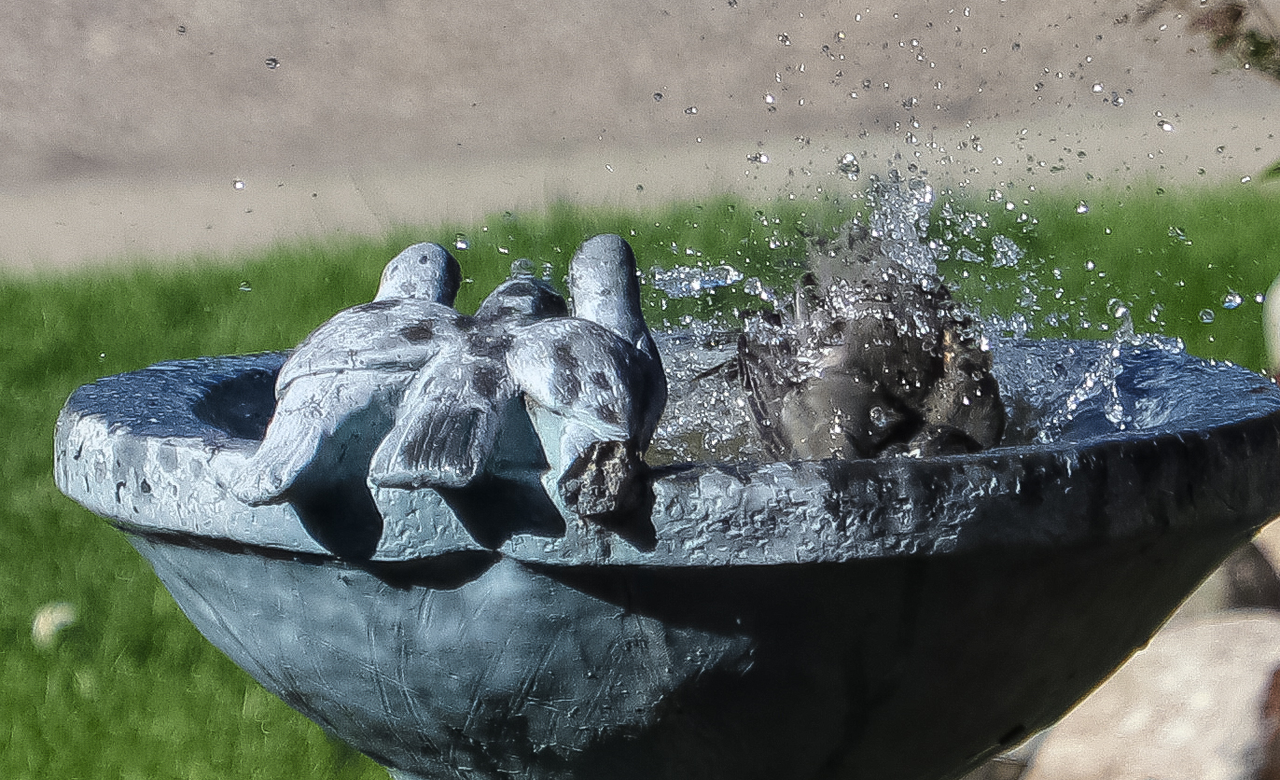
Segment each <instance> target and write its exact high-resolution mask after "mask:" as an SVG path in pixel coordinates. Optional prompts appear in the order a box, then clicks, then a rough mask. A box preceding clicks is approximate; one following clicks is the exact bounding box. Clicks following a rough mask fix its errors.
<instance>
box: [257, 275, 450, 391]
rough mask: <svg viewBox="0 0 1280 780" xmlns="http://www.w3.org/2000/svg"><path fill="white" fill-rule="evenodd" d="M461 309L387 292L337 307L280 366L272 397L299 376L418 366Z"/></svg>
mask: <svg viewBox="0 0 1280 780" xmlns="http://www.w3.org/2000/svg"><path fill="white" fill-rule="evenodd" d="M461 319H462V315H461V314H459V313H458V312H456V311H454V310H453V309H451V308H449V307H448V306H445V305H443V304H440V303H434V302H431V301H421V300H416V299H410V298H391V299H387V300H381V301H373V302H371V303H364V304H361V305H359V306H353V307H351V308H350V309H345V310H343V311H340V312H338V313H337V314H335V315H334V316H333V317H332V318H330V319H329V320H328V321H326V322H325V323H324V324H322V325H321V326H320V327H318V328H316V329H315V330H314V331H312V333H311V335H309V336H307V338H306V339H305V340H303V342H302V343H301V344H299V345H298V347H297V349H295V350H294V351H293V354H292V355H290V356H289V359H288V360H287V361H285V364H284V366H282V367H281V369H280V375H279V377H277V379H276V397H277V398H278V397H280V396H281V394H282V393H283V392H284V391H285V389H286V388H287V387H288V386H289V385H290V384H291V383H293V382H294V381H295V380H297V379H298V378H299V377H302V376H314V375H316V374H322V373H333V372H342V371H362V370H373V371H390V372H399V371H416V370H417V369H419V368H421V367H422V366H423V365H425V364H426V363H427V361H429V360H431V358H432V357H434V356H435V354H436V353H437V352H439V351H440V349H441V346H442V345H443V344H445V343H447V342H448V341H449V340H450V339H451V338H453V337H455V336H456V335H457V334H458V332H459V327H458V325H459V322H460V320H461Z"/></svg>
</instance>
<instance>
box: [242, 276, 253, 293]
mask: <svg viewBox="0 0 1280 780" xmlns="http://www.w3.org/2000/svg"><path fill="white" fill-rule="evenodd" d="M240 292H253V285H251V284H249V280H248V279H245V280H244V281H242V282H240Z"/></svg>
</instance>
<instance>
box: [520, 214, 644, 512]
mask: <svg viewBox="0 0 1280 780" xmlns="http://www.w3.org/2000/svg"><path fill="white" fill-rule="evenodd" d="M569 292H570V299H571V302H572V310H573V316H572V317H560V318H550V319H545V320H541V321H539V322H535V323H533V324H530V325H526V326H523V327H518V328H515V329H513V331H512V335H513V338H512V343H511V347H510V349H509V350H508V352H507V358H506V360H507V366H508V367H509V369H510V372H511V376H512V378H513V380H514V381H515V383H516V385H517V387H518V388H519V390H520V392H521V393H522V394H523V398H524V402H525V406H526V408H527V410H528V413H529V417H530V419H531V420H532V422H533V426H534V429H535V430H536V431H537V434H538V438H539V439H540V441H541V442H542V448H543V451H544V453H545V455H546V458H547V462H548V464H549V465H550V469H549V471H548V473H547V475H546V477H545V478H544V485H545V486H546V487H547V490H548V492H549V493H553V495H554V494H558V497H559V499H560V501H561V502H562V503H563V504H564V506H566V507H568V508H570V509H572V510H573V511H574V512H576V513H577V515H578V517H579V518H582V519H586V520H592V521H596V522H600V523H604V524H606V525H609V524H612V525H614V526H615V527H617V526H618V525H623V524H626V523H628V522H629V521H630V519H631V518H632V517H633V516H634V515H635V514H636V513H637V512H640V511H642V510H643V508H644V504H645V500H646V496H647V495H648V493H647V485H646V482H645V479H644V475H645V473H646V472H645V466H644V462H643V460H642V454H643V453H644V451H645V449H646V448H647V447H648V446H649V441H650V439H651V438H652V436H653V431H654V429H655V428H656V427H657V424H658V418H659V417H660V416H661V415H662V410H663V407H664V406H665V405H666V399H667V381H666V376H665V374H664V373H663V370H662V361H661V359H660V357H659V356H658V349H657V346H656V345H655V344H654V341H653V337H652V336H651V335H650V333H649V328H648V326H647V325H646V324H645V321H644V316H643V315H642V313H641V310H640V284H639V279H638V278H637V273H636V258H635V254H634V253H633V252H632V250H631V247H630V246H629V245H628V244H627V242H626V241H624V240H623V239H622V238H620V237H619V236H615V235H602V236H596V237H594V238H591V239H589V240H587V241H586V242H584V243H583V244H582V246H581V247H580V248H579V249H578V251H577V253H576V254H575V255H574V256H573V259H572V261H571V262H570V268H569Z"/></svg>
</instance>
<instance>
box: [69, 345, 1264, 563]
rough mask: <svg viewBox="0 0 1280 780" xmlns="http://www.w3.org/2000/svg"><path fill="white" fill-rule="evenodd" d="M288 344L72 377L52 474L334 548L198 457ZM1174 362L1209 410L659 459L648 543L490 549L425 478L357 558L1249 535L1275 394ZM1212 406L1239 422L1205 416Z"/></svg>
mask: <svg viewBox="0 0 1280 780" xmlns="http://www.w3.org/2000/svg"><path fill="white" fill-rule="evenodd" d="M1077 343H1078V342H1077ZM284 357H285V356H284V355H283V354H281V353H266V354H259V355H247V356H233V357H218V358H203V359H197V360H185V361H173V362H166V363H160V364H156V365H154V366H151V367H149V368H146V369H143V370H141V371H136V372H131V373H127V374H120V375H116V376H113V377H106V378H104V379H101V380H99V381H97V382H95V383H93V384H90V385H86V386H84V387H82V388H80V389H79V390H77V391H76V392H75V393H74V394H73V395H72V396H71V398H70V399H69V400H68V402H67V405H66V407H65V408H64V409H63V412H62V414H61V415H60V417H59V420H58V426H57V433H56V441H55V476H56V479H57V482H58V485H59V487H60V488H61V489H62V490H63V491H64V492H65V493H67V494H68V495H70V496H71V497H73V498H74V499H75V500H77V501H78V502H80V503H81V504H82V505H84V506H85V507H86V508H88V509H90V510H91V511H93V512H95V513H97V514H100V515H102V516H104V517H108V518H110V519H111V521H112V522H113V523H115V524H117V525H118V526H120V527H121V528H123V529H124V530H127V531H132V532H135V533H148V534H155V533H158V534H163V535H166V536H169V535H179V536H183V535H187V536H193V537H197V538H205V539H208V540H209V541H210V542H217V541H222V542H226V541H231V542H234V543H235V544H240V545H245V546H246V547H247V548H252V547H261V548H271V549H274V550H277V551H282V552H286V553H301V554H314V555H319V556H326V557H328V556H331V553H330V552H329V551H328V550H327V549H326V548H325V547H324V546H323V545H321V544H320V543H318V542H317V541H316V539H314V538H313V537H312V536H311V535H310V534H308V533H307V531H306V529H305V528H304V527H303V526H302V524H301V523H300V522H299V520H298V517H297V515H296V513H295V512H294V510H293V508H292V507H291V506H289V505H287V504H286V505H277V506H264V507H259V508H250V507H248V506H246V505H244V504H241V503H240V502H238V501H236V500H235V499H234V498H233V497H232V496H231V495H230V494H229V493H227V491H226V490H225V489H223V488H222V487H221V485H219V484H218V482H217V480H216V479H215V477H214V476H213V468H212V465H211V464H212V463H213V462H214V461H215V460H216V459H217V458H218V457H220V456H222V455H223V454H225V453H235V452H245V451H251V450H252V448H253V443H252V441H251V440H249V439H246V438H243V434H244V433H245V432H252V431H253V430H256V429H258V428H257V427H256V426H259V425H262V424H265V423H264V422H263V421H262V419H261V417H262V410H261V409H260V408H258V407H257V406H255V403H254V402H246V403H244V404H242V407H240V408H237V407H236V406H235V404H234V403H233V404H231V405H227V404H226V403H223V404H221V405H219V406H218V409H219V410H221V412H220V413H222V414H224V415H225V414H228V413H229V414H230V415H231V417H230V418H227V417H225V416H224V417H222V418H219V417H218V414H214V413H212V412H211V411H210V409H209V398H210V397H211V394H216V393H220V392H222V393H229V392H230V390H231V389H237V388H238V391H239V392H243V393H246V394H248V396H250V397H256V398H258V401H257V402H256V403H257V404H258V405H259V406H260V404H261V403H262V398H264V397H265V398H266V399H267V401H266V403H270V388H271V384H272V381H273V378H274V375H275V372H276V371H278V369H279V366H280V364H281V363H282V362H283V360H284ZM1177 362H1178V365H1179V366H1183V364H1186V365H1185V366H1183V367H1187V366H1189V367H1190V368H1191V369H1193V373H1195V374H1197V377H1196V379H1197V396H1196V399H1195V403H1196V406H1197V407H1199V408H1201V409H1204V410H1208V411H1207V414H1208V419H1209V420H1210V423H1211V424H1210V425H1209V426H1208V427H1200V428H1191V429H1187V430H1179V429H1178V425H1179V423H1182V422H1187V423H1190V422H1194V421H1201V420H1202V417H1203V415H1202V414H1201V413H1200V412H1199V411H1197V410H1196V409H1192V410H1190V413H1189V414H1188V416H1187V419H1186V420H1183V419H1181V418H1178V419H1170V420H1167V421H1166V422H1165V424H1164V425H1162V426H1161V431H1162V432H1156V433H1154V434H1153V433H1152V432H1146V433H1145V434H1144V433H1141V432H1139V433H1114V434H1108V435H1104V436H1098V437H1095V438H1090V439H1086V440H1085V441H1083V442H1071V441H1064V442H1054V443H1051V444H1048V445H1020V446H1011V447H1000V448H996V449H992V450H988V451H986V452H982V453H976V454H972V455H954V456H947V457H940V458H930V459H914V458H891V459H879V460H868V461H818V462H795V463H761V464H739V465H725V464H718V465H703V464H692V465H680V466H674V467H669V468H662V469H658V470H657V471H656V474H655V477H656V478H655V481H654V485H653V487H654V493H655V497H656V501H655V506H654V511H653V515H652V519H653V524H654V528H655V531H656V540H655V543H654V544H653V546H652V549H644V550H642V549H637V548H636V547H634V546H632V545H630V544H628V543H626V542H624V541H622V540H621V539H618V538H617V537H613V536H612V535H610V534H608V533H607V532H603V531H600V530H597V529H594V528H591V529H587V528H585V527H583V526H580V525H578V524H577V523H574V522H572V521H571V522H569V523H567V527H566V532H565V533H564V535H563V536H537V535H529V534H517V535H514V536H511V537H510V538H509V539H506V540H505V541H502V543H501V544H500V545H495V546H494V547H485V546H484V545H482V544H480V543H478V542H477V541H476V540H475V539H474V538H473V537H472V535H471V534H470V533H469V532H468V531H467V529H466V528H464V527H463V526H462V524H461V523H459V521H458V520H457V518H456V516H455V515H454V514H453V512H452V511H451V510H450V509H449V508H448V506H446V505H445V504H444V502H443V501H442V500H441V499H440V497H439V496H438V495H436V494H435V493H434V492H433V491H429V490H422V491H413V492H408V491H400V490H375V491H374V499H375V501H376V502H377V504H378V507H379V509H380V511H381V512H382V515H383V517H384V518H385V526H384V528H383V529H382V536H381V539H380V541H379V542H378V545H377V548H376V550H374V551H373V553H372V555H371V558H372V559H373V560H384V561H411V560H417V559H424V558H433V557H437V556H442V555H450V554H455V553H459V552H466V551H472V552H476V551H490V550H493V549H495V548H496V551H497V552H498V553H500V554H504V555H509V556H511V557H513V558H515V559H517V560H520V561H524V562H537V563H546V564H552V565H582V564H596V565H601V564H603V565H644V566H660V567H705V566H725V565H777V564H795V563H810V562H844V561H850V560H855V559H861V558H882V557H896V556H902V555H934V554H958V553H967V552H978V551H983V550H992V549H1016V548H1025V549H1033V548H1043V547H1048V546H1061V545H1064V544H1088V543H1091V542H1101V541H1105V540H1111V539H1119V538H1125V537H1129V536H1132V535H1135V534H1138V533H1141V532H1150V531H1156V532H1163V531H1165V530H1186V531H1189V532H1194V531H1195V530H1196V529H1197V527H1198V526H1203V527H1205V529H1206V530H1207V529H1208V527H1209V526H1212V527H1213V528H1214V529H1219V530H1220V529H1222V528H1223V527H1234V528H1238V529H1239V531H1240V533H1241V534H1243V533H1246V532H1248V530H1249V529H1251V528H1253V527H1256V526H1258V525H1261V524H1262V523H1263V522H1265V520H1267V519H1268V518H1269V517H1270V516H1271V515H1273V514H1274V513H1275V511H1276V508H1277V507H1278V506H1280V480H1276V479H1274V475H1273V473H1272V471H1273V469H1272V468H1271V464H1273V463H1275V462H1277V459H1278V458H1280V391H1277V390H1276V389H1275V387H1274V386H1272V385H1271V384H1270V383H1268V382H1266V380H1264V379H1262V378H1261V377H1258V376H1256V375H1254V374H1252V373H1251V372H1248V371H1246V370H1244V369H1240V368H1235V367H1230V366H1217V365H1211V364H1208V363H1206V362H1205V361H1200V360H1198V359H1196V358H1192V357H1189V356H1185V355H1184V356H1180V357H1179V358H1178V361H1177ZM1214 378H1218V379H1216V380H1215V379H1214ZM255 394H256V395H255ZM231 395H233V396H234V395H235V393H231ZM228 410H229V411H228ZM1224 410H1225V411H1224ZM1224 414H1230V415H1234V418H1235V419H1236V420H1238V421H1237V422H1230V423H1226V424H1218V422H1220V421H1221V419H1222V417H1223V415H1224ZM1215 418H1216V420H1217V422H1215ZM215 423H216V424H215ZM228 429H230V430H228ZM233 431H234V432H240V433H241V434H242V436H236V435H233V433H232V432H233Z"/></svg>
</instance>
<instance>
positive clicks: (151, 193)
mask: <svg viewBox="0 0 1280 780" xmlns="http://www.w3.org/2000/svg"><path fill="white" fill-rule="evenodd" d="M348 5H351V6H358V7H357V8H347V7H346V6H348ZM1135 12H1136V4H1135V2H1133V0H1128V1H1126V0H1118V1H1117V2H1089V0H1061V1H1060V2H1053V3H1045V2H1041V1H1040V0H1007V1H1006V2H1002V1H1001V0H968V5H965V4H964V3H963V2H954V3H952V2H925V1H922V0H910V1H908V2H900V3H896V4H892V5H885V4H874V6H873V5H871V4H870V3H869V2H868V0H862V1H861V2H841V0H814V1H812V2H810V1H806V0H796V1H795V2H769V1H768V0H736V2H731V0H678V1H675V2H672V1H670V0H631V1H629V2H625V3H624V2H619V1H618V0H607V1H606V2H576V3H575V2H556V1H554V0H553V1H551V2H537V3H535V2H524V1H523V0H517V1H515V2H502V3H483V2H481V3H476V2H472V1H471V0H467V1H466V2H463V0H434V1H433V2H420V1H417V0H414V1H410V0H384V1H383V2H377V1H375V0H370V1H369V2H362V3H358V4H344V3H336V2H312V3H302V2H273V3H259V2H249V1H248V0H241V1H240V2H219V3H213V2H202V3H195V2H178V0H116V2H112V3H99V2H91V0H63V1H62V2H57V1H56V0H55V1H54V2H50V1H49V0H10V3H9V6H8V10H7V12H6V15H5V21H4V24H3V26H2V27H0V30H3V32H0V35H3V38H4V40H3V41H2V42H0V267H8V268H11V269H41V268H57V267H62V266H67V265H78V264H86V263H94V262H103V261H110V260H122V259H131V258H147V257H166V256H174V255H180V256H191V255H192V253H197V252H208V253H213V254H216V255H226V254H228V253H234V252H237V251H243V250H249V249H253V248H256V247H260V246H263V245H265V244H268V243H270V242H272V241H275V240H278V239H282V238H290V237H294V236H299V235H321V234H327V233H331V232H334V231H355V232H365V233H373V232H378V231H382V230H385V229H386V228H388V227H390V226H392V225H395V224H399V223H406V222H408V223H414V224H417V223H427V224H430V223H434V222H439V221H442V220H455V219H462V220H469V219H474V218H476V217H479V216H481V215H483V214H484V213H487V212H491V211H495V210H507V209H517V210H519V209H537V208H540V207H541V206H542V205H543V204H545V203H546V202H548V201H549V200H553V199H569V200H574V201H580V202H585V203H604V204H611V205H623V206H632V205H645V204H657V203H661V202H662V201H664V200H667V199H670V198H677V197H696V196H698V195H701V194H705V193H710V192H722V191H727V190H729V191H736V192H740V193H742V194H744V195H746V196H748V197H751V198H760V199H764V198H773V197H777V196H779V195H782V194H785V193H790V194H794V195H795V196H796V197H812V196H815V195H817V194H819V193H821V192H826V193H830V192H832V191H841V190H847V189H849V188H850V187H851V186H853V185H851V184H850V182H848V181H847V180H846V179H844V178H842V177H841V176H840V174H839V173H838V172H837V171H836V170H835V165H836V161H837V159H838V158H839V157H840V156H841V155H842V154H844V153H846V152H853V153H855V154H857V155H858V156H859V157H860V158H861V165H862V169H863V172H864V173H877V172H878V173H883V172H884V171H885V169H886V168H887V167H888V164H889V158H890V157H891V156H892V155H894V154H895V153H896V154H901V155H903V156H904V158H906V159H907V160H908V161H911V162H918V163H919V164H920V165H921V166H922V167H923V168H924V169H926V170H927V171H928V172H929V174H930V176H931V178H932V179H933V180H934V181H935V182H936V183H937V184H938V185H939V186H971V187H978V188H985V187H989V186H993V185H996V184H1004V185H1009V184H1012V185H1013V186H1014V188H1015V189H1018V190H1019V191H1025V190H1026V189H1027V188H1029V187H1031V186H1035V187H1039V188H1041V189H1044V188H1049V187H1057V186H1061V187H1093V186H1098V185H1099V184H1120V183H1128V182H1133V181H1147V180H1149V179H1155V180H1158V181H1169V182H1190V181H1206V182H1223V181H1226V182H1238V181H1239V180H1240V178H1241V177H1243V176H1245V175H1249V174H1256V173H1257V172H1258V171H1259V170H1260V169H1261V168H1262V167H1264V166H1265V165H1266V164H1268V163H1270V162H1271V161H1273V160H1275V159H1277V158H1280V144H1277V141H1276V138H1275V133H1276V132H1277V129H1276V128H1277V126H1278V125H1280V84H1276V83H1272V82H1270V81H1268V80H1266V79H1265V78H1263V77H1261V76H1258V75H1257V74H1254V73H1248V72H1243V71H1239V70H1233V69H1230V68H1226V67H1221V66H1222V65H1224V63H1221V62H1220V61H1219V60H1217V59H1216V58H1215V57H1214V56H1213V55H1212V53H1211V52H1209V51H1208V45H1207V42H1206V41H1205V40H1204V39H1203V38H1198V37H1196V36H1194V35H1192V34H1190V33H1189V32H1188V31H1187V29H1186V24H1185V20H1184V19H1181V18H1179V17H1178V16H1177V15H1176V13H1175V12H1174V11H1171V10H1167V11H1163V12H1160V13H1158V14H1156V15H1155V16H1154V17H1152V18H1150V19H1146V20H1144V21H1139V20H1138V19H1137V14H1136V13H1135ZM269 58H275V59H276V60H278V63H279V65H278V67H275V68H270V67H268V64H267V62H268V59H269ZM865 85H869V86H865ZM1095 85H1096V86H1095ZM1113 92H1114V93H1116V95H1117V96H1118V97H1120V98H1123V105H1115V104H1114V101H1112V100H1111V98H1112V93H1113ZM655 93H660V94H661V95H662V98H661V100H657V99H655ZM854 93H856V97H854V96H853V94H854ZM767 96H771V100H772V102H769V99H767ZM1166 120H1167V121H1168V122H1169V123H1170V124H1171V126H1172V128H1173V129H1172V130H1171V131H1168V130H1164V129H1161V127H1160V126H1159V123H1160V122H1161V121H1166ZM753 155H764V156H765V157H766V158H767V159H768V162H754V161H752V160H750V159H749V157H750V156H753ZM1200 169H1204V172H1203V173H1201V170H1200ZM235 181H240V182H243V186H242V187H241V188H237V187H236V186H234V185H233V182H235ZM637 185H640V186H641V187H643V190H640V189H639V188H638V186H637Z"/></svg>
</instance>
